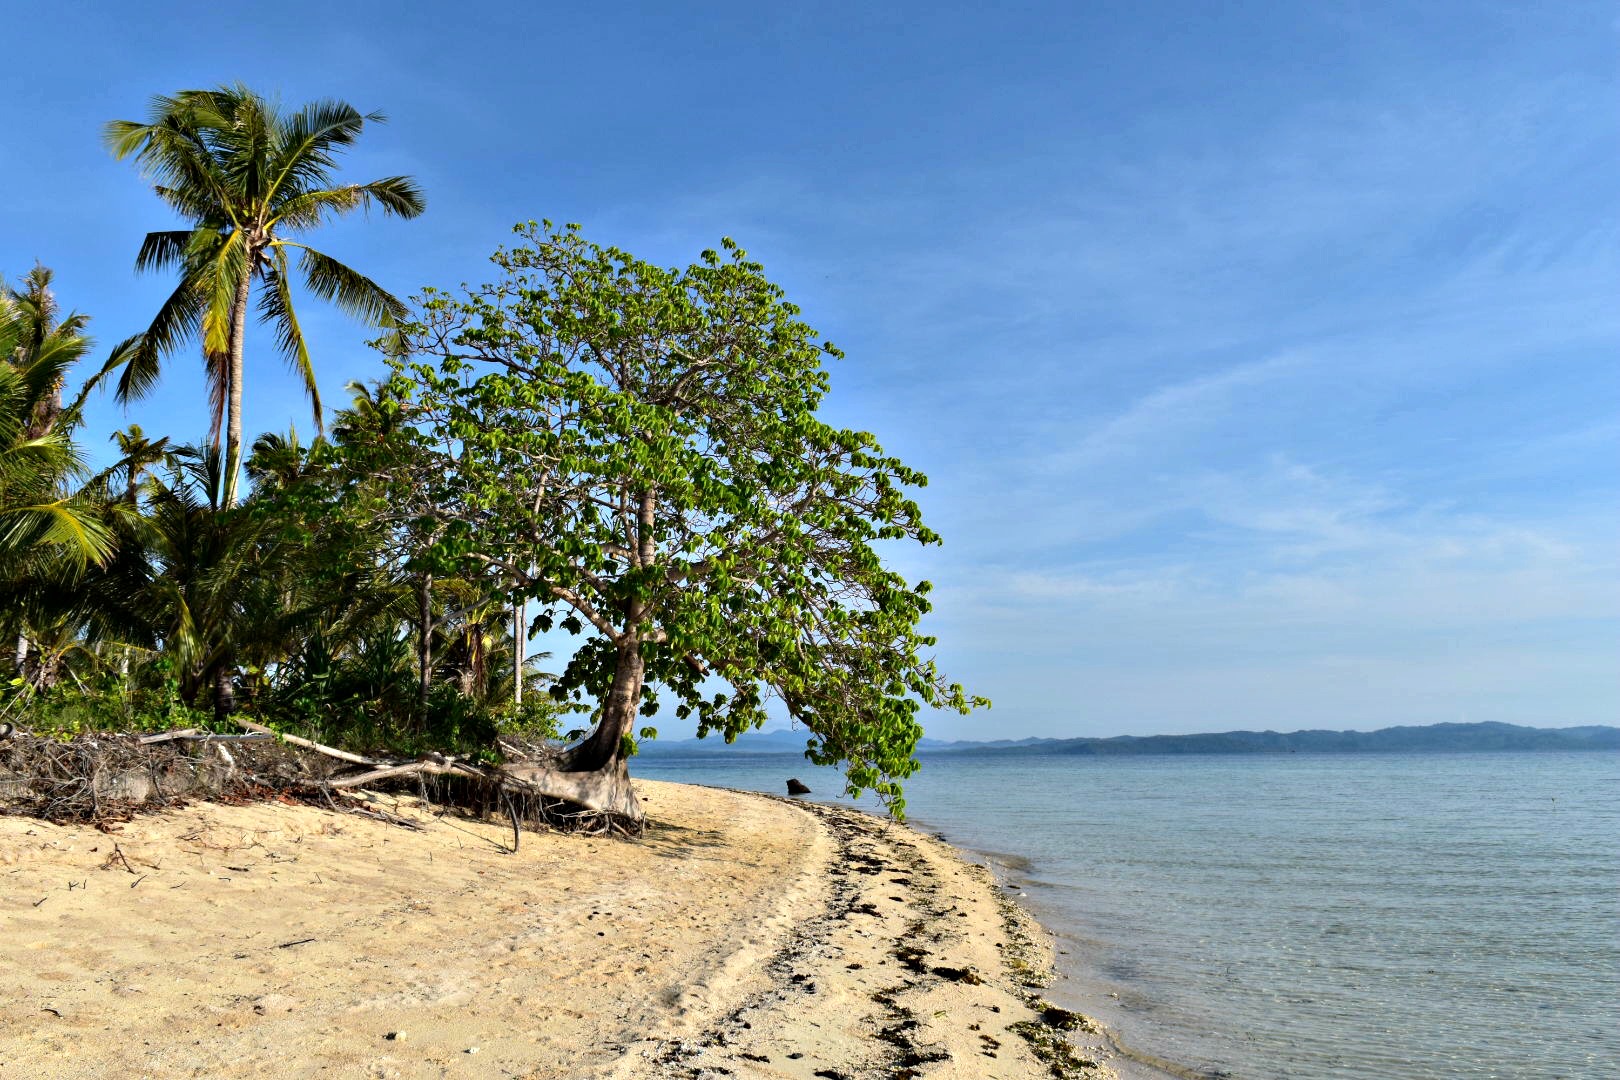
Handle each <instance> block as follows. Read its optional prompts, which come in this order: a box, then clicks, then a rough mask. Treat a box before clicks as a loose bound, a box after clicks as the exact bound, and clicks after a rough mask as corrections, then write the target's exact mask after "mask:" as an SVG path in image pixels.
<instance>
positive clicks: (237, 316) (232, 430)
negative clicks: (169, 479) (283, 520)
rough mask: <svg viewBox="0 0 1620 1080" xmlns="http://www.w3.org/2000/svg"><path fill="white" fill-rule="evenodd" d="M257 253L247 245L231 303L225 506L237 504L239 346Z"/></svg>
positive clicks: (240, 427)
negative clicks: (240, 273)
mask: <svg viewBox="0 0 1620 1080" xmlns="http://www.w3.org/2000/svg"><path fill="white" fill-rule="evenodd" d="M255 258H257V255H256V253H255V252H254V251H253V250H252V249H251V248H250V249H249V250H248V255H247V266H246V268H245V269H244V270H243V272H242V280H241V281H240V282H238V283H237V286H236V300H235V302H234V303H233V304H232V305H231V342H230V346H231V347H230V376H229V377H230V382H229V384H227V386H226V388H225V393H226V398H225V401H226V413H225V505H226V506H235V505H236V478H237V474H238V473H239V472H241V469H242V349H243V339H244V338H245V337H247V308H248V289H249V287H250V286H251V285H252V282H253V260H254V259H255Z"/></svg>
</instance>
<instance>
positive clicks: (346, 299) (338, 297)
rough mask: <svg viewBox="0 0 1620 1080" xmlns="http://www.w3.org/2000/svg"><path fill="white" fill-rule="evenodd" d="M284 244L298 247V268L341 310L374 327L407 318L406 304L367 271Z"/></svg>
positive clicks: (316, 290) (318, 293)
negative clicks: (368, 274)
mask: <svg viewBox="0 0 1620 1080" xmlns="http://www.w3.org/2000/svg"><path fill="white" fill-rule="evenodd" d="M284 243H285V244H286V246H288V247H296V248H298V249H299V252H300V254H299V267H300V268H301V269H302V270H303V271H304V281H305V283H306V284H307V285H308V286H309V291H310V292H312V293H314V294H315V295H316V296H318V297H320V298H321V299H322V300H328V301H330V302H331V303H333V304H336V305H337V307H338V309H339V310H340V311H343V312H344V313H346V314H348V315H352V316H353V317H355V318H357V319H360V320H362V321H364V322H368V323H370V324H372V325H373V326H385V325H388V324H389V320H391V319H394V320H398V319H404V318H405V316H406V315H407V311H406V308H405V305H404V304H403V303H401V302H400V301H399V299H398V298H397V297H395V296H394V295H393V294H392V293H390V292H388V290H386V289H384V288H383V287H382V286H381V285H378V284H377V283H376V282H375V281H372V280H371V279H370V278H368V277H366V276H365V275H364V274H362V273H360V272H358V271H356V270H351V269H350V268H349V267H347V266H344V265H343V264H342V263H340V262H338V261H337V260H336V259H334V258H332V257H331V256H330V255H323V254H321V253H320V252H319V251H316V250H315V249H314V248H312V247H306V246H305V245H303V244H293V243H291V242H288V241H284Z"/></svg>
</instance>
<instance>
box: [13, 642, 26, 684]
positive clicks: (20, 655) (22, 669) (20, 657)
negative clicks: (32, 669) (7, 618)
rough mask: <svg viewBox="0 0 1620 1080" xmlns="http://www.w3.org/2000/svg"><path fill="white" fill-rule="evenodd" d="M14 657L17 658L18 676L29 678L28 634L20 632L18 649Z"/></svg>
mask: <svg viewBox="0 0 1620 1080" xmlns="http://www.w3.org/2000/svg"><path fill="white" fill-rule="evenodd" d="M14 658H15V660H16V663H17V676H18V677H19V678H23V679H26V678H28V635H27V634H18V635H17V651H16V653H15V654H14Z"/></svg>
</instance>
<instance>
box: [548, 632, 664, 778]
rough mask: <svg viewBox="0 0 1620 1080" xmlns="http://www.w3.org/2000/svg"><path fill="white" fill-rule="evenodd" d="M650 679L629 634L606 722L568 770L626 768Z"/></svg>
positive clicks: (638, 645) (638, 647)
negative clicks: (627, 741) (629, 738)
mask: <svg viewBox="0 0 1620 1080" xmlns="http://www.w3.org/2000/svg"><path fill="white" fill-rule="evenodd" d="M646 676H647V664H646V661H644V660H643V659H642V657H641V642H640V640H639V639H637V638H636V637H635V635H634V634H626V635H625V636H624V638H623V639H622V640H620V642H619V645H618V656H617V658H616V662H615V664H614V668H613V688H612V689H611V690H609V691H608V694H607V697H606V698H604V699H603V701H602V719H601V720H600V721H599V722H598V723H597V725H596V730H595V731H593V732H592V733H591V736H590V738H588V739H586V740H585V741H584V742H582V743H580V744H579V745H578V746H576V747H574V750H573V752H572V753H571V754H569V756H568V763H567V766H566V768H565V771H567V772H597V771H606V770H607V768H608V766H609V765H612V764H614V763H617V764H618V766H619V767H620V768H623V766H624V758H625V754H624V738H625V736H626V735H628V734H630V732H631V730H632V729H633V728H634V727H635V723H636V717H637V716H638V715H639V714H640V712H641V686H642V683H643V682H644V681H645V680H646Z"/></svg>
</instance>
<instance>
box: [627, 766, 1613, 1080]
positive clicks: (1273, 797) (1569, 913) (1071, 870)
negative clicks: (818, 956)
mask: <svg viewBox="0 0 1620 1080" xmlns="http://www.w3.org/2000/svg"><path fill="white" fill-rule="evenodd" d="M633 764H634V768H633V770H632V771H633V772H634V773H636V774H638V775H641V776H645V777H648V778H651V779H669V780H684V781H688V782H693V783H709V784H717V785H722V786H728V787H739V788H748V789H755V790H762V791H773V792H780V791H783V790H784V786H783V785H784V783H785V781H786V778H787V777H789V776H797V777H799V778H801V779H803V780H804V781H806V782H807V783H809V784H810V786H811V787H812V788H814V789H815V790H816V796H815V797H816V798H823V797H833V796H836V794H837V792H838V791H839V789H840V787H841V784H840V782H839V780H838V776H837V774H836V773H834V772H833V771H831V770H822V769H815V768H813V767H811V766H809V765H807V764H806V763H805V762H804V761H803V760H802V759H800V758H798V757H797V756H795V755H775V754H771V755H745V754H726V753H724V752H723V751H722V752H720V753H717V754H714V755H706V756H703V757H698V758H681V759H676V758H673V757H671V758H653V757H650V756H649V757H643V758H639V759H637V760H636V762H634V763H633ZM907 796H908V810H909V813H910V815H911V816H912V817H913V819H915V821H916V822H917V823H918V824H919V825H922V826H924V827H927V828H932V829H938V830H941V831H943V832H944V833H945V834H946V835H947V837H948V838H949V839H950V840H952V841H953V842H954V843H957V844H959V845H961V846H963V847H967V848H972V849H975V850H978V851H984V852H992V853H995V852H999V853H1008V854H1010V855H1014V856H1021V857H1022V859H1027V860H1028V864H1027V866H1026V865H1025V864H1024V863H1023V862H1022V861H1021V860H1019V859H1004V860H1003V864H1004V867H1007V864H1010V867H1007V868H1010V870H1011V872H1012V874H1013V876H1014V879H1015V880H1016V881H1018V882H1019V883H1020V884H1021V885H1022V887H1023V889H1024V891H1025V892H1026V893H1027V894H1028V895H1027V897H1026V900H1025V902H1026V903H1028V904H1029V905H1030V906H1031V908H1032V909H1033V910H1034V911H1035V913H1036V914H1037V915H1038V916H1039V917H1040V918H1041V920H1042V921H1043V922H1044V923H1045V924H1046V925H1047V926H1048V927H1050V928H1051V929H1052V930H1054V931H1055V932H1057V933H1058V934H1059V936H1060V938H1061V939H1063V942H1064V947H1065V948H1066V949H1067V950H1068V955H1067V956H1064V957H1061V958H1060V959H1061V961H1062V963H1063V966H1064V969H1065V971H1066V973H1067V974H1068V976H1069V979H1068V981H1067V982H1066V983H1064V984H1062V985H1060V986H1059V987H1058V988H1055V994H1056V995H1057V996H1063V997H1067V998H1068V999H1069V1001H1068V1002H1067V1003H1069V1004H1072V1005H1074V1006H1076V1007H1080V1008H1083V1009H1085V1010H1086V1011H1088V1012H1091V1013H1093V1014H1099V1015H1101V1016H1102V1018H1103V1019H1105V1020H1106V1021H1108V1022H1109V1023H1110V1024H1111V1025H1113V1026H1114V1027H1115V1028H1116V1029H1117V1030H1118V1031H1119V1032H1120V1033H1121V1035H1122V1036H1123V1038H1124V1040H1125V1041H1126V1042H1127V1043H1128V1044H1131V1045H1133V1046H1135V1047H1138V1048H1140V1049H1142V1050H1145V1051H1147V1052H1149V1053H1152V1054H1154V1055H1158V1056H1160V1057H1163V1058H1166V1059H1169V1060H1172V1061H1175V1062H1178V1063H1180V1064H1182V1065H1184V1066H1186V1067H1189V1068H1192V1069H1194V1070H1196V1071H1198V1072H1201V1073H1205V1074H1207V1075H1210V1076H1222V1075H1230V1076H1233V1077H1240V1078H1252V1080H1269V1078H1290V1080H1294V1078H1301V1080H1303V1078H1310V1080H1318V1078H1320V1080H1339V1078H1350V1077H1356V1078H1364V1077H1391V1078H1397V1077H1398V1078H1413V1080H1417V1078H1424V1080H1427V1078H1431V1077H1503V1078H1507V1077H1513V1078H1526V1080H1553V1078H1576V1077H1580V1078H1588V1077H1590V1078H1594V1080H1596V1078H1598V1077H1604V1078H1607V1077H1612V1076H1620V1034H1617V1027H1616V1021H1617V1020H1620V1016H1617V1014H1616V1009H1617V1005H1620V755H1616V754H1612V753H1534V754H1501V753H1490V754H1420V755H1384V754H1378V755H1303V754H1301V755H1278V756H1270V755H1268V756H1245V757H1225V756H1206V755H1200V756H1187V757H1134V758H1105V759H1097V758H1083V757H1082V758H1074V757H1062V756H1039V755H1025V754H1020V755H1015V756H999V755H998V756H990V755H983V756H980V755H954V754H953V755H942V754H934V755H929V756H926V757H925V758H924V768H923V771H922V772H921V773H920V774H918V776H916V777H914V778H913V779H912V780H911V781H910V782H909V783H908V785H907ZM1111 995H1117V996H1111Z"/></svg>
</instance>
